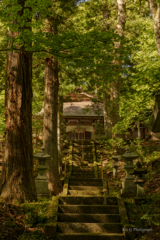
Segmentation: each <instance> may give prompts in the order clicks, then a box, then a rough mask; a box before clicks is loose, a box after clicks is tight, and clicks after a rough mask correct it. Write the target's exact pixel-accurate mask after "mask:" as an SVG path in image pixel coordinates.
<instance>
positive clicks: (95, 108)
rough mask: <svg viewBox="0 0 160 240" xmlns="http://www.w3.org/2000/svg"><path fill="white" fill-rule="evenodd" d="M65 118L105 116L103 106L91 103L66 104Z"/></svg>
mask: <svg viewBox="0 0 160 240" xmlns="http://www.w3.org/2000/svg"><path fill="white" fill-rule="evenodd" d="M63 116H77V117H78V116H80V117H81V116H85V117H91V116H93V117H94V116H103V104H102V103H98V104H95V103H93V102H91V101H90V102H89V101H82V102H64V103H63Z"/></svg>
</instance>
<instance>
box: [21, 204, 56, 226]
mask: <svg viewBox="0 0 160 240" xmlns="http://www.w3.org/2000/svg"><path fill="white" fill-rule="evenodd" d="M49 207H51V202H50V201H41V202H39V203H29V202H27V203H25V204H23V210H24V211H25V213H26V218H25V224H26V226H27V227H35V226H37V225H38V224H44V223H46V222H47V217H48V215H47V214H48V213H49Z"/></svg>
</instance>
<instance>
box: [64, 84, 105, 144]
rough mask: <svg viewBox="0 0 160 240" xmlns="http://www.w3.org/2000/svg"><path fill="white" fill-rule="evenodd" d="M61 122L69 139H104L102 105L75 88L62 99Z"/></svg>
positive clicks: (80, 89)
mask: <svg viewBox="0 0 160 240" xmlns="http://www.w3.org/2000/svg"><path fill="white" fill-rule="evenodd" d="M63 120H65V122H66V132H67V135H68V137H69V138H70V139H74V140H80V139H84V140H89V139H94V138H98V137H104V116H103V104H102V103H100V102H96V97H95V96H94V95H91V94H88V93H86V92H83V90H82V88H80V87H77V88H76V89H75V90H74V91H73V92H71V93H70V94H69V95H67V96H66V97H65V98H64V103H63Z"/></svg>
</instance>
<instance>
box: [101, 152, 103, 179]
mask: <svg viewBox="0 0 160 240" xmlns="http://www.w3.org/2000/svg"><path fill="white" fill-rule="evenodd" d="M101 177H102V178H103V162H102V154H101Z"/></svg>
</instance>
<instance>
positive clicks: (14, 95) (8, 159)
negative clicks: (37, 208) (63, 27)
mask: <svg viewBox="0 0 160 240" xmlns="http://www.w3.org/2000/svg"><path fill="white" fill-rule="evenodd" d="M17 4H20V5H21V6H22V9H21V10H20V11H19V12H18V15H19V16H23V14H24V6H25V0H23V1H20V0H19V1H18V2H17ZM30 10H31V9H30ZM25 19H26V18H25ZM25 21H26V22H25V23H29V22H30V21H31V16H30V17H29V18H28V19H27V20H25ZM13 24H16V21H15V22H14V23H13ZM24 29H29V30H30V31H31V28H30V27H28V25H26V26H25V24H24V26H23V28H21V27H19V31H22V30H24ZM8 35H9V36H10V37H13V39H14V38H15V37H16V36H18V35H19V32H17V33H14V32H11V31H10V30H9V32H8ZM9 44H10V42H9ZM30 44H31V43H30ZM17 48H19V51H18V52H14V51H12V52H9V53H8V57H7V65H6V70H7V71H6V72H7V79H6V92H5V94H6V96H5V107H6V112H5V115H6V127H5V153H4V164H3V169H2V183H1V197H2V198H3V199H5V200H6V201H12V202H15V201H19V202H20V203H22V202H25V201H26V200H28V201H33V200H37V195H36V186H35V181H34V175H33V149H32V54H31V53H29V52H26V51H25V48H24V47H21V48H20V47H19V46H17Z"/></svg>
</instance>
